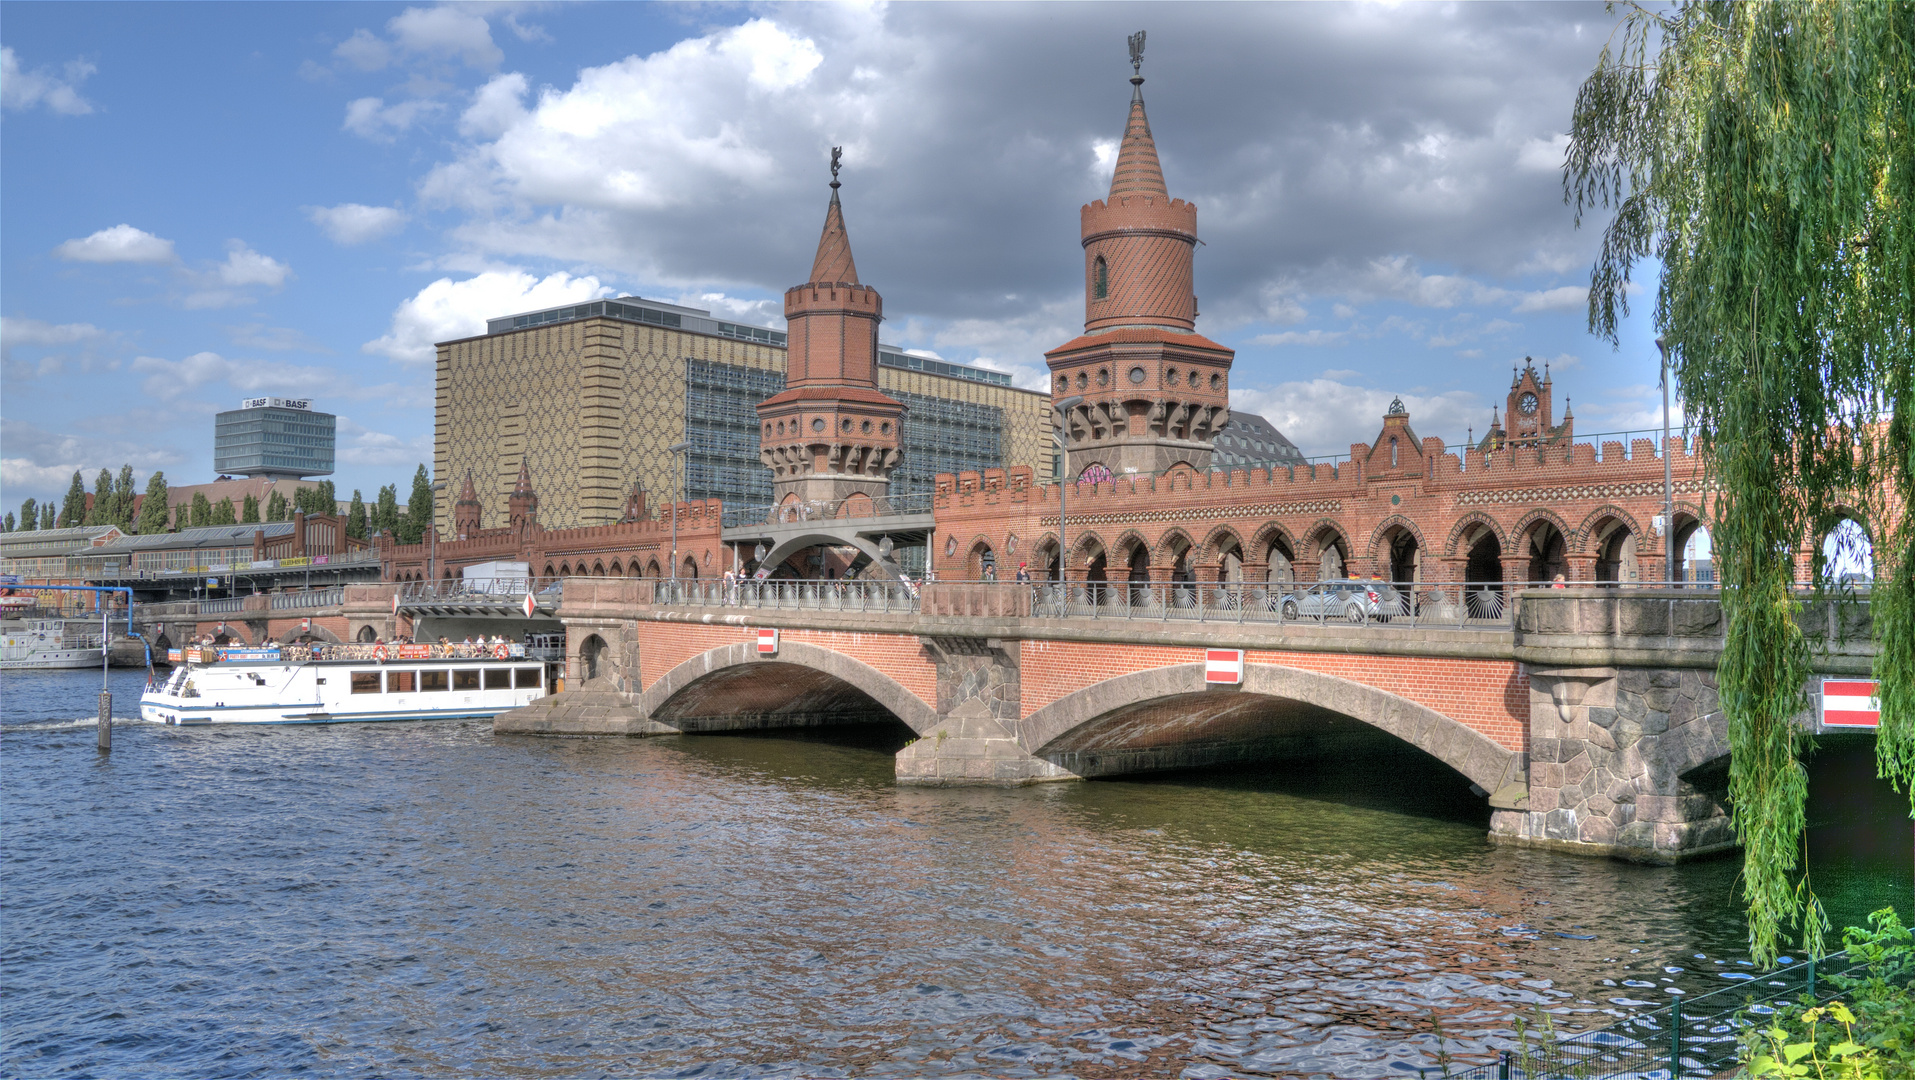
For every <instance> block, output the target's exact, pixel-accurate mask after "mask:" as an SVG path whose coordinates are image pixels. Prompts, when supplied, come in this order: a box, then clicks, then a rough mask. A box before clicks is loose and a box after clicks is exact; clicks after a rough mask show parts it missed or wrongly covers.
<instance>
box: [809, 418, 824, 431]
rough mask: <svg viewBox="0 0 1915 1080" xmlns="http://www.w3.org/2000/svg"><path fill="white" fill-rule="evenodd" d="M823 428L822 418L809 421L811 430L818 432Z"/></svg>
mask: <svg viewBox="0 0 1915 1080" xmlns="http://www.w3.org/2000/svg"><path fill="white" fill-rule="evenodd" d="M824 429H825V422H824V421H823V420H821V419H820V420H813V421H812V422H811V430H813V431H818V432H822V431H824Z"/></svg>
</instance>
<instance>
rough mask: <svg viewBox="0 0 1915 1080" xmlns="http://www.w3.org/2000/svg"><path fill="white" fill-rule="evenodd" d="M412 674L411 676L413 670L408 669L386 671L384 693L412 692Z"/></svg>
mask: <svg viewBox="0 0 1915 1080" xmlns="http://www.w3.org/2000/svg"><path fill="white" fill-rule="evenodd" d="M412 676H413V672H410V671H388V672H386V693H388V694H410V693H412Z"/></svg>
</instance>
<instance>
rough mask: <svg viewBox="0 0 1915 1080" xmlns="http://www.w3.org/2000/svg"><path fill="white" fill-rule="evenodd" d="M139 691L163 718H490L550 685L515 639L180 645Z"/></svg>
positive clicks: (144, 712) (193, 721)
mask: <svg viewBox="0 0 1915 1080" xmlns="http://www.w3.org/2000/svg"><path fill="white" fill-rule="evenodd" d="M180 652H181V655H180V657H179V658H178V660H179V661H180V662H179V666H177V667H175V668H174V669H173V673H172V675H171V676H170V677H169V678H168V679H167V680H166V681H165V682H164V683H162V684H159V685H157V686H155V687H153V688H152V689H149V690H147V692H146V693H144V694H142V695H141V696H140V715H141V717H143V718H144V719H146V720H148V721H150V722H152V723H156V724H174V725H198V724H337V723H361V722H365V721H369V720H488V719H491V718H492V717H493V716H496V715H498V714H499V713H502V712H507V711H509V710H511V709H517V708H520V707H522V706H525V705H529V704H531V703H532V702H533V701H536V700H537V699H539V698H540V697H543V696H544V695H545V693H546V687H547V686H548V685H549V681H548V680H547V678H546V675H545V665H544V664H543V663H540V662H539V661H537V660H533V659H527V658H526V657H525V656H524V649H523V648H522V647H520V646H517V645H496V646H494V645H487V646H482V647H480V646H459V645H454V646H449V647H448V646H435V645H393V646H387V645H378V646H374V645H330V646H313V647H306V646H296V645H295V646H282V647H280V648H219V649H215V648H210V647H209V648H206V649H185V650H180Z"/></svg>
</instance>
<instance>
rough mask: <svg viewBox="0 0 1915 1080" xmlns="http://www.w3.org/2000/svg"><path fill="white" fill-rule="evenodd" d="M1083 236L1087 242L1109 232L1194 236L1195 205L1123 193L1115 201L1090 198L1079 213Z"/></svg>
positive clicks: (1190, 237)
mask: <svg viewBox="0 0 1915 1080" xmlns="http://www.w3.org/2000/svg"><path fill="white" fill-rule="evenodd" d="M1079 215H1080V220H1081V226H1082V229H1083V238H1084V242H1085V243H1087V244H1088V243H1090V242H1091V241H1093V240H1096V239H1098V238H1100V237H1104V236H1109V235H1113V234H1124V233H1139V232H1145V233H1147V232H1169V233H1176V234H1177V235H1178V237H1179V238H1180V239H1181V238H1188V239H1189V240H1191V241H1195V240H1196V239H1197V204H1196V203H1192V202H1185V201H1184V200H1182V199H1171V200H1169V201H1168V202H1166V201H1164V200H1163V199H1162V198H1159V197H1155V196H1150V195H1127V196H1122V197H1120V198H1119V199H1118V200H1117V201H1116V202H1115V203H1109V202H1106V201H1105V200H1103V199H1094V200H1092V201H1090V202H1088V203H1086V204H1084V208H1083V209H1082V210H1081V211H1080V212H1079Z"/></svg>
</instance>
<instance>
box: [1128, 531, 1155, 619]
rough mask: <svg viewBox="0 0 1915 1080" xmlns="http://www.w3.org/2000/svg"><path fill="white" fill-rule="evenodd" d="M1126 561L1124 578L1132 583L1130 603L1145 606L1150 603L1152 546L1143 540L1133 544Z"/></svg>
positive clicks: (1134, 605) (1135, 605) (1133, 605)
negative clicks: (1145, 543)
mask: <svg viewBox="0 0 1915 1080" xmlns="http://www.w3.org/2000/svg"><path fill="white" fill-rule="evenodd" d="M1126 563H1127V565H1126V566H1125V570H1124V578H1125V580H1126V581H1128V582H1129V583H1130V604H1131V606H1132V607H1143V606H1144V605H1146V604H1148V603H1150V548H1148V547H1146V546H1144V544H1143V543H1142V542H1139V543H1137V544H1136V545H1134V546H1132V548H1131V549H1130V558H1129V559H1127V560H1126Z"/></svg>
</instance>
